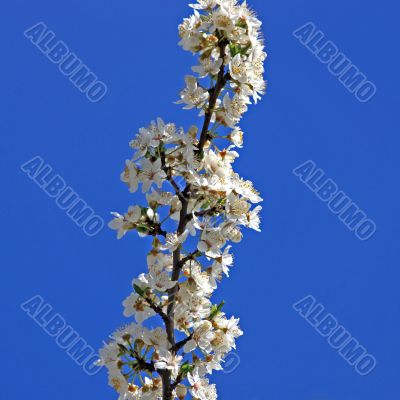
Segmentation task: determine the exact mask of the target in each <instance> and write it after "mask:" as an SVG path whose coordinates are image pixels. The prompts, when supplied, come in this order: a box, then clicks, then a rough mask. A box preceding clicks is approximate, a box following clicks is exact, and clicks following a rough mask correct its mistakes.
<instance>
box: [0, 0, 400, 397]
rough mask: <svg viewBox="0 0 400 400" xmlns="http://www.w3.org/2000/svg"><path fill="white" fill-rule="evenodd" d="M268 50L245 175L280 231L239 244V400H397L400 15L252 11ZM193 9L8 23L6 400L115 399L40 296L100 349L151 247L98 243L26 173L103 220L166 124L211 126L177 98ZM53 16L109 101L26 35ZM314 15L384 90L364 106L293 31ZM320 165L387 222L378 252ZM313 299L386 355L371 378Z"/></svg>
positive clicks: (76, 8)
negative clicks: (153, 124)
mask: <svg viewBox="0 0 400 400" xmlns="http://www.w3.org/2000/svg"><path fill="white" fill-rule="evenodd" d="M250 3H251V5H252V6H253V7H254V8H255V9H256V10H257V11H258V14H259V16H260V18H261V19H262V20H263V22H264V34H265V37H266V43H267V49H268V53H269V58H268V62H267V65H266V68H267V73H266V77H267V79H268V82H269V89H268V94H267V96H266V97H265V98H264V99H263V100H262V102H261V103H260V104H259V105H257V106H256V107H254V106H253V107H251V108H250V111H249V112H248V113H247V114H246V116H245V118H244V120H243V123H242V124H241V125H242V128H243V130H244V131H245V133H246V137H245V148H244V149H243V150H242V151H241V156H240V159H239V160H238V162H237V169H238V171H239V172H240V173H241V174H242V175H244V176H246V177H247V178H250V179H252V180H253V181H254V182H255V184H256V186H257V187H258V188H259V190H260V191H261V193H262V195H263V197H264V199H265V202H264V205H263V206H264V209H263V231H262V233H261V234H257V233H256V232H246V235H245V239H244V240H243V242H242V243H241V244H239V245H238V246H236V249H235V255H236V262H235V264H236V265H235V267H234V270H233V271H232V274H231V279H229V280H226V281H225V282H224V283H223V285H222V287H221V289H220V291H219V293H218V295H217V297H218V298H221V299H222V298H223V299H225V301H226V306H225V307H226V311H227V312H228V313H230V314H235V315H236V316H239V317H241V325H242V328H243V329H244V331H245V336H243V338H241V339H240V340H239V342H238V352H237V353H238V356H239V357H240V365H239V366H238V368H236V369H235V370H234V371H233V372H232V373H230V374H223V373H219V374H215V375H213V377H212V380H213V381H214V382H216V383H217V384H218V387H219V393H220V397H221V398H222V399H243V398H244V399H247V400H264V399H271V400H291V399H296V400H339V399H340V400H361V399H362V400H375V399H382V400H386V399H387V400H389V399H394V398H397V397H399V396H400V384H399V380H398V376H397V375H398V370H399V364H398V362H399V356H400V353H399V348H398V337H399V333H400V329H399V323H398V318H397V316H398V314H399V306H400V301H399V296H398V293H399V283H398V282H399V272H398V266H399V246H398V236H399V235H398V234H399V223H398V222H399V209H398V204H399V200H400V199H399V197H400V196H399V193H400V192H399V190H398V188H397V184H396V182H397V181H398V175H399V162H398V146H399V139H398V133H399V123H398V101H399V99H398V96H399V92H398V84H399V75H398V70H399V53H398V52H397V50H396V49H397V38H398V35H399V25H398V16H399V8H400V6H399V3H398V2H395V1H393V0H390V1H389V0H386V1H383V2H380V3H379V5H378V4H377V3H376V2H371V1H360V0H353V1H352V2H351V3H349V2H348V1H345V0H339V1H337V2H334V3H326V2H319V1H316V0H312V1H307V2H306V1H300V0H296V1H295V0H293V1H291V2H282V1H279V0H269V1H265V0H252V1H250ZM189 13H190V10H189V8H188V7H187V6H186V2H185V1H174V2H166V1H162V0H153V1H147V2H137V1H136V2H135V1H127V0H121V1H119V2H112V3H111V2H106V1H104V0H100V1H92V0H87V1H85V2H82V1H77V0H70V1H68V2H66V1H58V2H54V1H50V0H38V1H35V2H24V1H21V0H14V1H13V2H8V4H4V5H3V12H2V15H1V17H0V18H1V20H2V22H1V24H0V31H1V39H2V54H3V57H2V63H1V67H0V68H1V72H2V74H1V79H2V85H1V87H2V96H1V100H0V101H1V113H0V129H1V132H2V138H3V139H2V145H1V146H0V152H1V157H0V160H1V161H0V162H1V166H2V168H1V170H0V171H1V172H0V173H1V179H2V184H3V192H2V196H1V199H2V207H1V217H2V230H1V235H2V238H1V239H2V240H1V242H2V244H3V245H2V252H1V259H2V266H3V279H2V280H1V283H0V293H1V296H2V304H3V309H4V310H5V318H3V322H2V327H3V328H2V330H1V334H0V335H1V339H2V340H1V341H0V343H1V345H0V346H1V351H2V354H3V368H4V369H3V374H2V377H1V380H2V383H1V387H2V393H3V395H4V398H7V399H10V400H14V399H15V400H16V399H21V398H31V399H41V400H47V399H54V398H57V399H58V400H64V399H70V398H75V399H85V398H90V399H114V398H116V396H115V394H114V392H113V390H112V389H110V388H109V387H108V386H107V382H106V375H105V373H104V372H101V373H99V374H97V375H95V376H88V375H86V374H85V373H84V372H83V370H82V368H81V367H79V366H78V365H76V364H75V363H74V361H73V360H72V359H71V358H70V357H68V355H66V354H65V352H64V351H63V350H62V349H60V348H59V347H58V346H57V344H56V342H55V340H54V338H52V337H50V336H49V335H47V334H46V333H45V332H44V331H43V329H41V327H40V326H38V324H37V323H35V322H34V321H33V320H32V319H31V318H29V316H28V315H27V313H25V312H24V311H23V310H21V308H20V305H21V303H23V302H25V301H27V300H28V299H30V298H32V297H33V296H35V295H40V296H41V297H42V298H43V299H44V301H45V302H46V303H48V304H50V305H51V306H52V307H53V310H54V313H59V314H60V315H61V316H62V317H63V318H64V319H65V320H66V321H67V323H68V324H70V325H71V326H72V327H73V328H74V329H75V330H76V331H77V332H79V333H80V335H81V336H82V338H84V339H85V340H86V341H87V343H89V344H90V345H91V346H93V347H94V348H99V347H100V346H101V344H102V340H104V339H105V338H106V337H107V335H108V334H109V333H110V332H111V331H112V330H114V329H115V327H117V326H119V325H122V324H124V323H126V322H127V320H126V319H125V318H124V317H123V316H122V306H121V301H122V300H123V299H124V298H125V297H126V296H127V294H128V293H129V290H130V282H131V279H132V278H133V277H134V276H136V275H138V274H139V273H140V272H142V271H144V270H145V267H146V266H145V254H146V251H147V249H148V248H149V245H150V243H149V242H148V241H146V240H140V239H139V238H138V237H136V236H135V235H131V236H128V237H126V238H125V239H124V240H121V241H117V240H116V238H115V234H114V232H111V231H109V230H108V229H107V228H105V229H104V230H102V231H101V232H100V233H99V234H98V235H96V236H93V237H89V236H87V235H85V234H84V232H83V230H82V229H81V228H79V227H78V226H77V225H76V224H75V223H74V222H73V221H71V219H70V218H69V217H68V216H67V215H66V213H65V212H64V211H62V210H60V209H59V208H58V207H57V205H56V203H55V201H54V199H51V198H50V197H49V196H48V195H47V194H46V193H45V192H44V191H43V190H42V189H41V188H39V187H38V185H37V184H36V183H35V182H34V181H33V180H31V179H30V178H29V177H28V176H27V174H26V173H24V172H23V171H21V169H20V166H21V165H22V164H24V163H25V162H27V161H28V160H30V159H32V158H33V157H35V156H40V157H41V158H42V159H43V160H44V162H46V163H47V164H49V165H50V166H51V167H52V168H53V170H54V171H55V173H57V174H59V175H60V176H61V177H62V178H63V179H64V180H65V182H66V183H67V184H68V185H70V186H71V187H72V188H73V189H74V190H75V191H76V192H77V193H78V194H79V196H80V197H81V198H82V199H83V200H84V201H85V202H87V203H88V204H89V205H90V206H91V207H92V208H93V210H94V212H95V213H96V214H97V215H99V216H101V217H102V218H104V219H105V220H106V221H108V219H109V212H110V211H114V210H119V211H124V210H125V209H126V208H127V206H128V205H129V204H135V203H136V202H138V201H139V198H140V196H139V195H135V196H132V195H130V194H129V193H128V192H127V190H126V188H125V186H124V185H123V184H122V183H121V182H120V181H119V173H120V171H121V168H122V167H123V163H124V160H125V159H126V158H128V157H129V156H130V149H129V147H128V142H129V140H130V139H131V138H132V137H133V135H134V134H135V133H136V131H137V129H138V128H140V127H141V126H144V125H147V124H148V123H149V122H150V121H151V120H152V119H154V118H156V117H158V116H160V117H162V118H164V120H166V121H171V122H172V121H173V122H175V123H177V124H178V125H182V126H184V127H185V128H186V129H187V128H188V127H189V126H190V125H191V124H193V123H197V124H199V123H200V120H199V119H198V118H197V116H196V115H195V113H191V112H187V111H183V110H181V109H180V107H179V106H177V105H174V104H173V101H175V100H177V98H178V91H179V90H180V89H181V88H182V86H183V77H184V75H185V74H187V73H188V72H189V71H190V67H191V66H192V65H193V64H194V62H195V60H194V59H193V58H192V57H191V55H190V54H188V53H186V52H183V51H182V50H181V49H180V48H179V47H178V46H177V41H178V38H177V32H176V26H177V25H178V23H179V22H180V21H181V19H182V18H183V17H185V16H187V15H188V14H189ZM40 21H43V22H44V23H45V24H46V25H47V27H48V28H49V29H51V30H52V31H54V33H55V35H56V37H57V39H59V40H62V41H64V42H65V44H66V45H67V46H68V47H69V49H70V50H71V51H72V52H74V53H75V54H76V55H77V56H78V57H79V58H80V59H81V60H82V61H83V62H84V63H85V64H86V65H87V66H88V67H89V68H90V70H91V71H93V72H94V73H95V74H96V75H97V77H98V79H99V80H101V81H102V82H104V83H105V84H106V85H107V88H108V92H107V94H106V95H105V97H104V98H103V99H102V100H101V101H99V102H95V103H93V102H90V101H88V99H87V97H86V96H85V94H84V93H81V92H80V91H79V90H78V89H77V88H76V87H75V86H74V85H73V84H72V83H71V82H70V81H69V80H68V78H67V77H66V76H64V75H62V74H61V73H60V71H59V70H58V67H57V66H56V65H55V64H53V63H52V62H50V61H49V59H48V58H46V56H45V55H44V54H42V53H41V52H40V51H39V50H38V49H37V48H36V47H35V46H34V45H33V44H32V43H31V42H30V41H29V40H28V39H27V38H26V37H25V36H24V34H23V33H24V31H25V30H26V29H28V28H29V27H31V26H33V25H35V24H36V23H38V22H40ZM309 21H311V22H312V23H313V24H314V25H315V26H316V27H317V29H319V30H320V31H321V32H323V34H324V35H325V37H326V39H327V40H330V41H332V42H333V43H334V44H335V45H336V46H337V48H338V49H339V51H340V52H343V53H344V54H345V55H346V56H347V57H348V58H349V59H351V61H352V62H353V64H354V65H355V66H357V68H358V69H359V70H360V71H362V72H363V73H364V74H365V76H366V77H367V78H368V80H369V81H371V82H373V84H374V85H375V86H376V88H377V92H376V95H375V96H374V97H373V98H372V99H371V100H370V101H368V102H364V103H362V102H359V101H358V100H357V98H356V97H355V96H354V94H352V93H350V92H349V91H348V90H347V89H346V88H345V87H344V86H343V84H342V83H340V82H339V81H338V79H337V78H336V77H334V76H332V75H331V74H330V72H329V71H328V69H327V65H325V64H322V63H321V62H320V61H319V60H318V59H317V58H316V57H315V56H314V55H313V54H311V52H310V51H309V50H308V49H307V48H306V47H305V46H304V45H303V44H302V43H301V42H299V41H298V40H297V39H296V38H295V37H294V36H293V34H292V32H293V31H295V30H296V29H298V28H299V27H301V26H302V25H304V24H305V23H307V22H309ZM307 160H312V161H313V162H314V163H315V165H316V166H317V167H318V168H321V169H322V170H323V171H325V174H326V177H327V178H330V179H332V181H333V182H334V183H335V184H336V185H337V186H338V190H341V191H343V192H344V193H345V194H346V195H347V196H348V197H349V198H351V199H352V201H353V202H354V203H355V204H357V206H358V207H359V208H360V209H361V210H362V211H363V212H364V213H365V214H366V215H367V216H368V218H370V219H371V220H372V221H373V222H374V223H375V224H376V227H377V230H376V233H375V234H374V235H373V236H372V237H371V238H370V239H368V240H364V241H363V240H359V239H358V238H357V236H356V235H355V233H354V232H353V231H351V230H350V229H348V227H346V226H345V224H344V223H343V222H342V221H341V220H340V219H339V218H338V217H337V216H336V215H334V214H333V213H332V212H331V211H330V210H329V208H328V207H327V204H326V203H324V202H323V201H321V200H320V199H319V198H318V197H317V196H315V194H313V193H312V191H311V190H310V189H309V187H308V186H307V185H306V184H304V183H303V182H302V181H301V180H300V179H299V178H298V177H296V176H295V175H294V174H293V172H292V171H293V169H294V168H296V167H298V166H299V165H300V164H302V163H304V162H306V161H307ZM307 295H312V296H313V297H314V298H315V299H316V301H317V302H318V303H321V304H323V305H324V307H325V309H326V312H327V313H331V314H332V315H333V316H334V317H335V318H336V319H337V321H338V322H339V323H340V324H342V325H343V326H344V327H345V328H346V329H347V330H348V331H349V332H351V334H352V335H353V336H354V338H356V339H357V340H358V341H359V342H360V344H362V345H363V346H364V347H365V348H366V349H367V350H368V352H369V353H370V354H372V355H373V356H374V357H375V359H376V361H377V366H376V368H375V369H374V370H373V371H372V372H371V373H370V374H368V375H366V376H360V375H359V374H357V372H356V370H355V368H353V367H352V366H350V365H349V364H348V363H347V362H346V361H345V360H344V359H343V358H342V357H340V356H339V355H338V353H337V352H336V351H335V350H334V349H332V348H331V347H330V346H329V344H328V342H327V339H326V338H324V337H322V336H321V335H320V334H319V333H318V332H317V331H316V330H315V329H314V328H313V327H312V326H310V324H309V323H308V322H307V321H306V320H305V319H304V318H302V317H301V315H299V313H298V312H296V311H295V310H294V309H293V307H292V305H293V304H294V303H296V302H298V301H299V300H301V299H302V298H304V297H305V296H307Z"/></svg>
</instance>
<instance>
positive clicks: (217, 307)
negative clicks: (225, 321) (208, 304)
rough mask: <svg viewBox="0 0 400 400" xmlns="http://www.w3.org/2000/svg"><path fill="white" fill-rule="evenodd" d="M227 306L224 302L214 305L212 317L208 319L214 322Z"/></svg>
mask: <svg viewBox="0 0 400 400" xmlns="http://www.w3.org/2000/svg"><path fill="white" fill-rule="evenodd" d="M224 305H225V302H224V301H221V303H219V304H218V305H216V304H214V305H213V306H212V308H211V313H210V316H209V317H208V319H209V320H213V319H214V318H215V317H216V316H217V315H218V314H219V313H220V312H221V310H222V307H223V306H224Z"/></svg>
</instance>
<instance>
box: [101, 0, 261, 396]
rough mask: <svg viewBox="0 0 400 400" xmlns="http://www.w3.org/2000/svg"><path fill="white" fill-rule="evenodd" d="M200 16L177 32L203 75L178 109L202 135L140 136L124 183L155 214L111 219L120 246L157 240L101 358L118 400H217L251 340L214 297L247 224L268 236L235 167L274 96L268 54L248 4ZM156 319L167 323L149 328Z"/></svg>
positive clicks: (201, 6)
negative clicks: (240, 341)
mask: <svg viewBox="0 0 400 400" xmlns="http://www.w3.org/2000/svg"><path fill="white" fill-rule="evenodd" d="M191 7H192V8H193V9H194V14H193V15H192V16H191V17H190V18H187V19H185V20H184V21H183V23H182V24H181V25H180V26H179V35H180V38H181V41H180V44H181V46H182V47H183V48H184V49H186V50H189V51H191V52H193V53H195V54H197V55H198V56H199V61H198V65H196V66H194V67H193V68H192V70H193V72H194V73H196V74H197V77H196V76H192V75H188V76H186V78H185V81H186V87H185V88H184V89H183V90H182V91H181V93H180V98H181V99H180V100H179V101H178V103H181V104H184V108H185V109H193V108H197V109H199V110H200V116H202V117H203V118H204V122H203V125H202V128H201V130H200V129H198V127H197V126H192V127H190V128H189V129H188V130H187V131H186V130H184V129H183V128H179V127H177V126H176V125H175V124H173V123H165V122H164V121H163V120H162V119H160V118H159V119H157V120H156V121H153V122H152V123H151V124H150V125H149V126H148V127H146V128H142V129H140V130H139V133H138V134H137V135H136V137H135V138H134V139H133V140H132V141H131V142H130V146H131V148H132V149H133V151H134V154H133V157H132V158H131V159H130V160H127V161H126V163H125V169H124V171H123V172H122V174H121V180H122V181H123V182H124V183H126V184H127V186H128V188H129V190H130V192H132V193H134V192H136V191H137V190H138V189H141V190H142V192H143V193H145V195H146V200H147V205H146V206H138V205H135V206H131V207H129V209H128V211H127V212H126V213H125V214H124V215H121V214H119V213H113V215H114V219H113V220H112V221H111V222H110V224H109V225H110V227H111V228H112V229H115V230H116V231H117V232H118V233H117V234H118V238H121V237H123V236H124V235H125V234H127V233H128V232H130V231H136V232H138V234H139V235H140V236H142V237H151V238H152V246H151V250H150V251H149V253H148V256H147V266H148V271H147V273H143V274H141V275H139V277H137V278H136V279H134V280H133V282H132V293H131V294H130V295H129V296H128V297H127V298H126V299H125V300H124V302H123V306H124V315H125V316H126V317H133V318H134V321H135V322H133V323H131V324H130V325H127V326H125V327H122V328H120V329H118V330H117V331H116V332H115V333H114V334H113V335H112V340H111V341H110V342H109V343H107V344H105V346H104V347H103V349H101V351H100V356H101V360H100V363H101V364H102V365H105V366H107V368H108V370H109V382H110V385H112V386H113V387H114V388H115V389H116V391H117V392H118V393H119V395H120V400H133V399H143V400H156V399H163V400H171V399H176V398H178V399H180V400H183V399H185V398H187V396H189V395H190V396H191V397H192V398H194V399H198V400H213V399H216V398H217V394H216V388H215V385H213V384H210V382H209V380H208V379H207V375H209V374H211V373H212V372H213V371H214V370H221V369H222V368H223V363H224V359H225V357H226V355H227V354H228V353H229V352H230V351H232V349H235V340H236V338H238V337H239V336H241V335H242V331H241V330H240V328H239V326H238V322H239V320H238V319H235V318H234V317H227V316H226V314H225V313H224V312H223V305H224V304H223V303H220V304H213V302H212V299H211V297H212V294H213V292H214V291H215V289H216V288H217V286H218V284H219V283H220V282H221V280H222V277H223V276H224V275H226V276H229V270H230V268H231V267H232V265H233V255H232V253H231V244H232V243H238V242H240V241H241V240H242V229H243V228H244V227H247V228H251V229H254V230H256V231H259V226H260V218H259V212H260V210H261V207H260V206H257V203H259V202H261V200H262V199H261V198H260V196H259V194H258V192H257V191H256V190H255V189H254V187H253V184H252V183H251V182H250V181H248V180H245V179H243V178H241V177H240V176H239V175H238V174H237V173H235V171H234V169H233V164H234V162H235V159H236V158H237V157H238V156H239V154H238V152H237V151H236V149H237V148H241V147H242V145H243V132H242V131H241V129H240V127H239V126H238V123H239V121H240V119H241V117H242V114H243V113H244V112H245V111H246V110H247V106H248V104H250V103H251V98H253V99H254V101H255V102H257V100H258V99H259V98H260V94H262V93H263V92H264V89H265V82H264V80H263V72H264V68H263V63H264V60H265V58H266V54H265V53H264V46H263V42H262V40H261V38H260V26H261V23H260V21H259V20H258V19H257V18H256V17H255V15H254V13H253V12H252V11H251V10H250V9H249V8H248V6H247V4H246V3H243V4H238V2H237V1H236V0H198V3H197V4H193V5H191ZM205 79H208V80H209V82H210V86H209V88H208V89H206V88H205V87H204V83H203V82H204V81H205ZM171 227H173V228H171ZM150 318H152V319H157V318H158V320H159V321H160V326H159V327H158V328H155V329H154V328H150V326H154V325H150V324H148V323H147V320H148V319H150ZM153 323H154V321H153Z"/></svg>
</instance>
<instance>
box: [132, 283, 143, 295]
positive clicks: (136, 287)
mask: <svg viewBox="0 0 400 400" xmlns="http://www.w3.org/2000/svg"><path fill="white" fill-rule="evenodd" d="M133 288H134V289H135V292H136V293H137V294H138V295H139V296H141V297H143V296H144V290H143V289H142V288H141V287H139V286H138V285H135V284H134V285H133Z"/></svg>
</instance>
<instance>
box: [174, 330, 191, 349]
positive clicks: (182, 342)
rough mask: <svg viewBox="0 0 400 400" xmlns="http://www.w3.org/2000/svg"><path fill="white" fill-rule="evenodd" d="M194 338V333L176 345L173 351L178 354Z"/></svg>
mask: <svg viewBox="0 0 400 400" xmlns="http://www.w3.org/2000/svg"><path fill="white" fill-rule="evenodd" d="M192 338H193V333H192V334H191V335H190V336H188V337H187V338H186V339H183V340H181V341H180V342H178V343H176V344H175V346H174V348H173V349H172V350H173V351H174V352H175V353H177V352H178V351H179V350H180V349H181V348H182V347H183V346H184V345H185V344H186V343H188V342H190V341H191V340H192Z"/></svg>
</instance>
